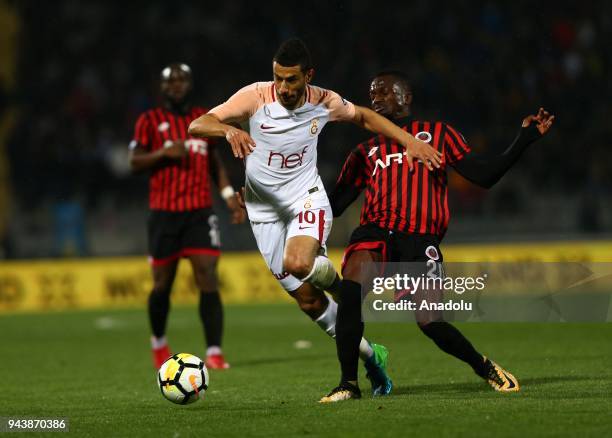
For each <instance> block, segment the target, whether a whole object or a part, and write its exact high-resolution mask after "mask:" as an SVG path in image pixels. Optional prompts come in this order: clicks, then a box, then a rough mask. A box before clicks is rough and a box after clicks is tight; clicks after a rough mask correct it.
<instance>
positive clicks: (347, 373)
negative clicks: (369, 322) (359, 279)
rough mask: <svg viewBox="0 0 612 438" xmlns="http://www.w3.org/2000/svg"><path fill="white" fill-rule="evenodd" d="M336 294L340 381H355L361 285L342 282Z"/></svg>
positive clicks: (359, 327)
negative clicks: (337, 295)
mask: <svg viewBox="0 0 612 438" xmlns="http://www.w3.org/2000/svg"><path fill="white" fill-rule="evenodd" d="M338 294H339V296H340V300H339V302H338V316H337V317H336V350H337V352H338V359H339V360H340V369H341V370H342V378H341V381H342V382H349V381H357V369H358V367H359V343H360V342H361V337H362V336H363V326H364V325H363V322H362V321H361V285H360V284H359V283H356V282H354V281H350V280H342V281H341V282H340V287H339V292H338Z"/></svg>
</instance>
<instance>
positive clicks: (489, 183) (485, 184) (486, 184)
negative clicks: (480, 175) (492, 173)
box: [476, 178, 499, 190]
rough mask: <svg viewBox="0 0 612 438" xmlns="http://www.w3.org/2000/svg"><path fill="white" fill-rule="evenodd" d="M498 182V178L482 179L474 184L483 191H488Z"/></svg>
mask: <svg viewBox="0 0 612 438" xmlns="http://www.w3.org/2000/svg"><path fill="white" fill-rule="evenodd" d="M498 181H499V178H489V179H483V180H481V181H477V182H476V184H477V185H478V186H480V187H481V188H483V189H486V190H489V189H490V188H491V187H493V186H494V185H495V184H497V182H498Z"/></svg>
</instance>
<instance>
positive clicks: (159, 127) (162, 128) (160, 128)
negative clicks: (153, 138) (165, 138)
mask: <svg viewBox="0 0 612 438" xmlns="http://www.w3.org/2000/svg"><path fill="white" fill-rule="evenodd" d="M169 127H170V123H168V122H161V123H160V124H159V125H157V130H158V131H159V132H164V131H167V130H168V128H169Z"/></svg>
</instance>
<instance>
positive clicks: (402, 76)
mask: <svg viewBox="0 0 612 438" xmlns="http://www.w3.org/2000/svg"><path fill="white" fill-rule="evenodd" d="M381 76H392V77H393V78H395V79H396V80H398V81H400V82H403V84H404V86H405V87H406V88H407V89H408V90H412V84H410V78H409V77H408V75H407V74H406V73H404V72H403V71H401V70H383V71H380V72H378V73H376V76H374V77H375V78H379V77H381Z"/></svg>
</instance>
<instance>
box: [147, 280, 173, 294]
mask: <svg viewBox="0 0 612 438" xmlns="http://www.w3.org/2000/svg"><path fill="white" fill-rule="evenodd" d="M171 290H172V286H171V285H168V284H165V283H162V282H156V283H155V284H153V289H152V290H151V295H153V296H156V297H169V296H170V291H171Z"/></svg>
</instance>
